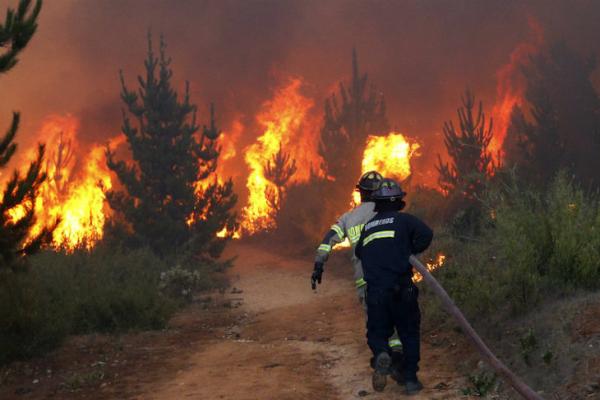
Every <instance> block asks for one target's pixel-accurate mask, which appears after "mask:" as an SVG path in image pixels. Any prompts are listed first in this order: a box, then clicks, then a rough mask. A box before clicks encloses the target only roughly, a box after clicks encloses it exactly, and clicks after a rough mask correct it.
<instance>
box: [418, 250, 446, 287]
mask: <svg viewBox="0 0 600 400" xmlns="http://www.w3.org/2000/svg"><path fill="white" fill-rule="evenodd" d="M445 261H446V256H445V255H444V254H442V253H440V254H438V255H437V256H436V257H435V260H431V261H430V262H428V263H427V264H426V265H427V269H428V270H429V271H435V270H436V269H438V268H440V267H442V266H443V265H444V262H445ZM422 280H423V275H421V274H420V273H418V272H415V274H414V276H413V282H421V281H422Z"/></svg>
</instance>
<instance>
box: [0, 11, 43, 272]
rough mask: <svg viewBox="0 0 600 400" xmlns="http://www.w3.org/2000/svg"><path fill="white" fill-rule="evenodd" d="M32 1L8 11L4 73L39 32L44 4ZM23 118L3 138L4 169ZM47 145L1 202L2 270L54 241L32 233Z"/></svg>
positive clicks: (0, 69) (0, 65)
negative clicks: (40, 14) (37, 31)
mask: <svg viewBox="0 0 600 400" xmlns="http://www.w3.org/2000/svg"><path fill="white" fill-rule="evenodd" d="M31 4H32V2H31V1H30V0H21V1H20V2H19V5H18V7H17V9H16V11H15V10H13V9H8V10H7V13H6V18H5V20H4V23H3V24H2V25H0V48H6V51H5V52H4V53H3V54H1V55H0V74H2V73H6V72H8V71H9V70H10V69H11V68H13V67H14V66H15V65H16V64H17V61H18V58H17V57H18V55H19V54H20V53H21V51H22V50H23V49H24V48H25V46H26V45H27V44H28V43H29V41H30V40H31V38H32V37H33V34H34V33H35V31H36V29H37V18H38V15H39V13H40V10H41V7H42V2H41V1H40V0H38V1H37V2H36V3H35V5H34V6H33V8H31ZM19 122H20V115H19V113H17V112H15V113H13V118H12V123H11V124H10V127H9V128H8V130H7V131H6V133H5V135H4V137H3V138H2V139H0V168H6V166H7V164H8V163H9V161H10V160H11V159H12V157H13V155H14V154H15V152H16V150H17V144H16V143H15V142H14V139H15V136H16V134H17V131H18V129H19ZM43 159H44V146H43V145H41V144H40V145H38V150H37V156H36V158H35V160H34V161H32V162H31V163H30V164H29V168H28V169H27V172H26V173H25V175H24V176H21V174H20V173H19V172H18V171H14V172H13V174H12V177H11V178H10V179H9V180H8V182H6V184H5V186H4V188H3V192H2V198H1V200H0V269H5V268H7V267H10V268H15V267H17V266H18V265H20V262H21V261H23V259H24V256H26V255H29V254H32V253H34V252H36V251H37V250H39V248H40V247H41V246H42V245H43V244H44V243H47V242H49V241H50V240H51V239H52V237H51V236H52V230H53V228H44V229H42V230H41V231H40V232H38V233H37V234H33V235H32V233H31V229H32V228H33V226H34V224H35V213H34V207H35V201H36V197H37V192H38V189H39V187H40V185H41V184H42V183H43V182H44V180H45V179H46V175H45V174H44V173H43V172H42V164H43Z"/></svg>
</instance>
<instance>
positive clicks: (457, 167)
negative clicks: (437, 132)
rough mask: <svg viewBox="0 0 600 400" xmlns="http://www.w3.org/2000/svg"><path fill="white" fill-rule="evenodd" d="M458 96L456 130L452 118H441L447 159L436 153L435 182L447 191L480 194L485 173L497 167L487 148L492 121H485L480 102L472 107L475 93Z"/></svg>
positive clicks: (474, 195)
mask: <svg viewBox="0 0 600 400" xmlns="http://www.w3.org/2000/svg"><path fill="white" fill-rule="evenodd" d="M461 100H462V107H460V108H459V109H458V111H457V114H458V125H459V130H458V131H457V129H456V127H455V126H454V122H452V121H447V122H444V128H443V131H444V144H445V145H446V150H447V151H448V155H449V156H450V161H449V162H443V161H442V159H441V156H440V155H439V154H438V165H437V170H438V172H439V178H438V183H439V185H440V187H441V188H442V190H444V191H445V192H446V193H447V194H454V193H460V194H461V195H462V196H464V197H466V198H474V197H476V196H477V195H479V194H481V192H482V190H483V188H484V187H485V181H486V179H487V177H488V176H489V175H490V173H491V172H493V170H494V169H495V168H496V166H495V164H494V161H493V159H492V155H491V154H490V152H489V150H488V147H489V144H490V141H491V140H492V136H493V134H492V128H493V121H492V119H491V118H490V119H489V121H486V116H485V114H484V112H483V105H482V103H481V102H479V103H478V105H477V108H475V104H476V103H475V96H473V94H472V93H471V92H470V91H469V90H466V91H465V94H464V96H462V97H461ZM486 122H487V123H486Z"/></svg>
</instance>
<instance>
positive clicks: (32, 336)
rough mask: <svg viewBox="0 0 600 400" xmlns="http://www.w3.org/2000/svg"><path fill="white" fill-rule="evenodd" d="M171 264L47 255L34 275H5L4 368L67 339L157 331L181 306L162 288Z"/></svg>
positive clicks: (139, 253) (0, 290) (0, 311)
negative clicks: (69, 336) (77, 335)
mask: <svg viewBox="0 0 600 400" xmlns="http://www.w3.org/2000/svg"><path fill="white" fill-rule="evenodd" d="M165 269H166V265H165V264H164V263H163V262H162V261H161V260H160V259H158V258H157V257H156V256H155V255H154V254H153V253H152V252H150V251H148V250H136V251H128V252H122V251H114V250H109V249H105V248H100V249H97V250H95V251H93V252H91V253H88V252H86V251H81V252H76V253H74V254H71V255H65V254H61V253H53V252H45V253H41V254H39V255H37V256H34V257H32V258H31V267H30V269H29V271H28V272H27V273H25V272H17V273H15V272H11V271H4V272H3V273H2V274H1V275H0V320H2V321H3V323H2V325H0V364H1V363H4V362H6V361H9V360H11V359H18V358H26V357H30V356H33V355H36V354H40V353H42V352H44V351H47V350H49V349H51V348H53V347H55V346H56V345H57V344H59V343H60V341H61V340H62V339H63V338H64V337H65V335H67V334H71V333H86V332H97V331H100V332H113V331H123V330H129V329H156V328H160V327H163V326H165V324H166V322H167V320H168V318H169V316H170V315H171V314H172V312H173V311H174V310H175V305H176V304H175V302H174V301H173V300H172V299H170V298H169V297H167V296H165V295H164V294H163V293H161V291H160V290H159V280H160V272H161V271H164V270H165Z"/></svg>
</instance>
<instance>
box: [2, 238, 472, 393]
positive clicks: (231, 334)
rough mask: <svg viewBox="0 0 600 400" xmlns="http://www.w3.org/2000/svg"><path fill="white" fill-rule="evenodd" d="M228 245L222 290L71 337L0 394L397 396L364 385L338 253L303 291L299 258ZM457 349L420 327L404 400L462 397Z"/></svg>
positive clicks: (461, 348)
mask: <svg viewBox="0 0 600 400" xmlns="http://www.w3.org/2000/svg"><path fill="white" fill-rule="evenodd" d="M228 252H229V254H230V255H234V254H236V255H238V259H237V260H236V262H235V266H234V267H233V268H232V269H231V270H230V272H229V273H230V275H231V281H232V288H231V289H230V290H228V291H227V293H226V294H224V295H223V296H216V297H215V296H213V298H212V302H211V303H210V305H209V306H207V304H208V303H206V302H205V303H198V304H195V305H194V306H192V307H189V308H188V309H186V310H184V311H183V312H182V313H180V314H179V315H178V316H177V317H176V318H174V319H173V321H172V323H171V326H170V329H168V330H167V331H164V332H154V333H140V334H131V335H124V336H121V337H115V336H86V337H78V338H72V339H71V340H69V342H68V343H67V344H66V345H65V346H63V348H61V349H59V350H58V351H56V352H55V353H53V354H50V355H48V356H46V357H44V358H42V359H39V360H34V361H32V362H31V363H23V364H16V365H13V366H11V367H10V368H9V369H5V370H3V371H0V398H1V399H12V398H15V399H20V398H27V399H42V398H54V399H164V400H169V399H231V400H234V399H235V400H246V399H247V400H251V399H253V400H254V399H278V400H284V399H354V398H362V397H368V398H369V399H392V398H394V399H395V398H402V397H404V394H403V390H402V387H400V386H398V385H396V384H395V383H394V382H390V383H389V384H388V387H387V388H386V390H385V392H384V393H374V392H373V390H372V388H371V383H370V377H371V375H370V374H371V371H370V369H369V367H368V361H369V358H370V353H369V351H368V348H367V346H366V340H365V337H364V317H363V314H362V310H361V309H360V307H359V305H358V303H357V301H356V299H355V295H354V290H353V285H352V281H351V272H350V268H349V265H348V264H347V263H346V260H345V257H344V256H343V255H336V256H335V257H334V259H333V260H332V262H331V263H330V268H328V270H327V271H326V273H325V276H324V283H323V285H321V286H320V287H319V289H318V291H317V292H313V291H312V290H310V284H309V275H310V271H311V264H310V258H311V257H310V255H309V256H308V257H307V258H306V259H305V260H300V259H296V258H291V259H290V258H284V257H282V256H278V255H274V254H272V253H269V252H267V251H265V250H262V249H259V248H257V247H255V246H254V247H253V246H249V245H244V244H241V243H236V244H234V245H233V246H230V248H229V250H228ZM465 349H468V347H467V346H466V345H465V343H464V339H462V338H461V337H460V336H459V335H458V334H457V333H455V332H450V333H448V332H446V333H440V332H431V331H430V332H425V333H424V335H423V349H422V354H423V360H422V363H421V373H420V377H421V379H422V381H423V383H424V384H425V387H426V389H425V390H424V391H423V392H422V394H420V395H418V396H413V397H412V398H413V399H457V398H464V396H462V395H461V394H460V389H461V388H463V387H465V386H466V383H465V379H464V376H465V372H464V371H465V368H463V367H464V363H465V362H466V361H465V360H466V359H468V358H470V357H471V356H470V355H469V357H466V356H465V354H466V353H465ZM467 353H469V352H468V351H467ZM469 354H470V353H469ZM471 365H472V361H471ZM36 380H37V382H36ZM2 382H3V383H2Z"/></svg>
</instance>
